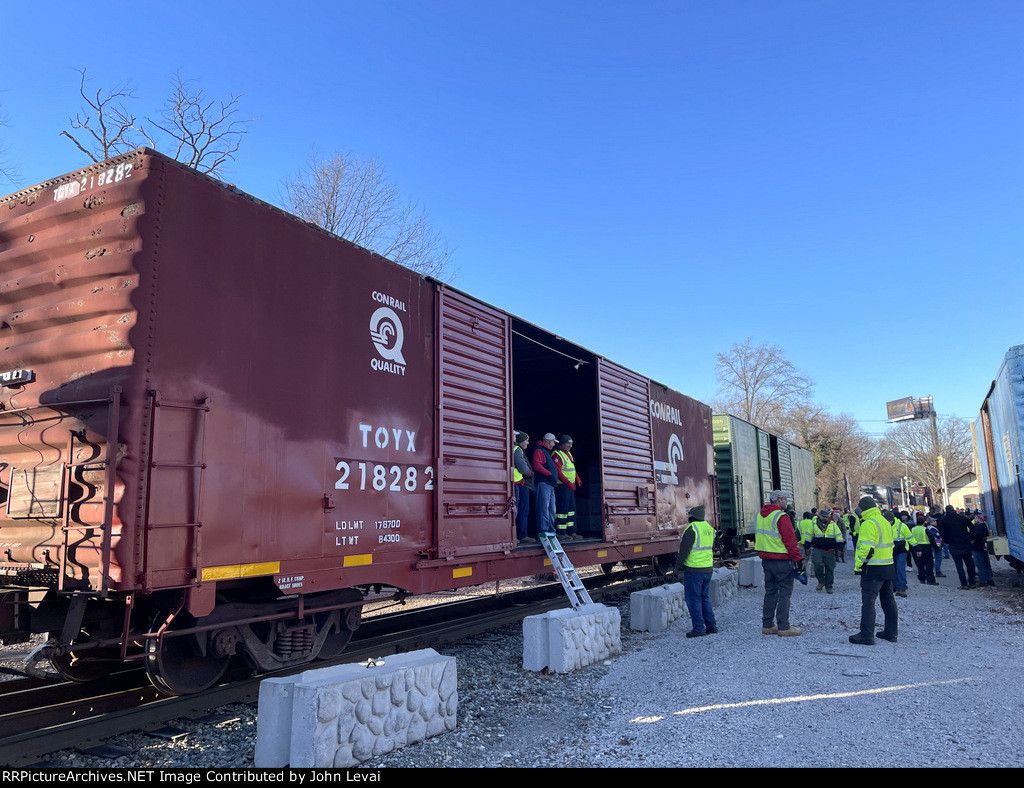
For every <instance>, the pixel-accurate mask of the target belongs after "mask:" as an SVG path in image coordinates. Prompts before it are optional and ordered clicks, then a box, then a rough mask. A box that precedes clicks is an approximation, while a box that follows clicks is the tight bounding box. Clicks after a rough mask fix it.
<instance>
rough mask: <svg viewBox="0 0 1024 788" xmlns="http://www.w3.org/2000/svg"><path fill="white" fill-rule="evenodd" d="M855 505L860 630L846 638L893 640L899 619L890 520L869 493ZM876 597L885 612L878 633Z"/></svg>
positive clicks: (865, 641) (863, 642) (869, 643)
mask: <svg viewBox="0 0 1024 788" xmlns="http://www.w3.org/2000/svg"><path fill="white" fill-rule="evenodd" d="M859 508H860V510H861V512H860V533H859V535H858V539H857V559H856V563H854V566H853V571H854V573H855V574H859V575H860V599H861V607H860V632H858V633H857V634H855V635H850V642H851V643H855V644H857V645H859V646H873V645H875V638H876V637H879V638H881V639H882V640H888V641H890V642H891V643H895V642H896V635H897V631H898V628H899V621H898V610H897V608H896V596H895V594H894V592H893V583H894V582H895V580H896V567H895V564H894V563H893V555H892V551H893V547H894V540H893V528H892V524H891V523H890V522H889V521H888V520H886V519H885V517H883V516H882V513H881V512H880V511H879V510H878V505H877V504H876V503H875V501H874V499H873V498H871V497H870V496H865V497H863V498H861V499H860V503H859ZM904 560H906V559H904ZM876 599H877V600H878V601H880V602H881V603H882V612H883V613H884V614H885V626H884V627H883V628H882V631H881V632H878V633H875V631H874V629H875V600H876Z"/></svg>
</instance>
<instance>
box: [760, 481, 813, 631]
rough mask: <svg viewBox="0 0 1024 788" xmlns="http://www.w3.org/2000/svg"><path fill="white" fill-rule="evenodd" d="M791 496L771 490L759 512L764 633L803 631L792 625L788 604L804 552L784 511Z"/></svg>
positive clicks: (762, 623) (780, 491) (762, 629)
mask: <svg viewBox="0 0 1024 788" xmlns="http://www.w3.org/2000/svg"><path fill="white" fill-rule="evenodd" d="M788 503H789V496H787V495H786V493H784V492H782V490H772V491H771V492H770V493H769V494H768V503H766V504H765V505H764V506H763V507H762V509H761V511H760V512H759V513H758V515H757V531H756V532H755V534H754V549H756V550H757V555H758V556H759V557H760V559H761V568H762V569H763V570H764V605H763V607H762V610H761V634H763V635H779V636H780V637H792V636H794V635H802V634H803V633H804V631H803V630H802V629H800V628H799V627H794V626H790V623H789V604H790V600H791V598H792V596H793V582H794V581H795V580H796V576H795V573H794V571H793V570H794V569H796V568H798V567H800V566H801V564H802V561H803V556H801V555H800V546H799V545H798V544H797V537H796V533H795V532H794V530H793V522H792V520H790V519H789V515H787V514H786V512H785V507H786V504H788Z"/></svg>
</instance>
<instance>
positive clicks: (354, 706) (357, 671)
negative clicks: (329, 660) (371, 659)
mask: <svg viewBox="0 0 1024 788" xmlns="http://www.w3.org/2000/svg"><path fill="white" fill-rule="evenodd" d="M259 702H260V706H259V713H258V718H257V733H256V757H255V765H256V766H258V767H264V768H268V767H269V768H275V767H281V766H285V765H290V766H291V767H292V768H331V767H338V768H347V767H352V766H357V765H358V764H360V763H362V762H363V761H366V760H367V759H369V758H373V757H378V756H380V755H383V754H385V753H388V752H391V751H392V750H395V749H397V748H399V747H402V746H404V745H406V744H412V743H415V742H419V741H423V740H424V739H426V738H429V737H431V736H437V735H439V734H441V733H444V732H445V731H449V730H454V729H455V725H456V720H457V712H458V677H457V673H456V665H455V658H454V657H442V656H441V655H440V654H438V653H437V652H436V651H434V650H433V649H423V650H421V651H414V652H410V653H409V654H397V655H394V656H390V657H387V658H386V659H385V660H383V664H382V665H378V666H373V667H370V668H368V667H367V666H366V665H365V664H354V665H336V666H333V667H330V668H321V669H317V670H311V671H306V672H305V673H302V674H299V675H297V676H290V677H286V678H281V679H267V680H266V681H264V682H262V683H261V685H260V699H259ZM264 704H266V705H264ZM285 740H287V746H286V745H285Z"/></svg>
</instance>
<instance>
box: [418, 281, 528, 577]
mask: <svg viewBox="0 0 1024 788" xmlns="http://www.w3.org/2000/svg"><path fill="white" fill-rule="evenodd" d="M437 293H438V309H437V312H436V314H437V316H438V317H437V320H438V337H439V340H438V347H439V355H438V396H437V402H438V404H439V407H438V415H439V419H438V427H437V430H438V441H437V443H436V445H437V446H438V460H437V467H438V499H437V500H438V542H437V544H438V556H439V557H441V558H443V557H445V556H458V555H469V554H473V553H481V552H490V551H494V550H501V549H506V548H509V547H514V544H515V543H514V532H515V527H514V523H513V516H512V475H511V462H512V453H511V452H512V433H511V426H510V425H511V422H512V414H511V399H512V397H511V385H510V379H509V369H510V358H511V350H510V342H511V327H510V319H509V316H508V315H506V314H505V313H503V312H499V311H498V310H496V309H494V308H492V307H489V306H487V305H486V304H482V303H480V302H479V301H475V300H473V299H471V298H468V297H467V296H465V295H462V294H461V293H458V292H456V291H454V290H451V289H449V288H446V287H444V286H443V285H441V286H439V287H438V291H437Z"/></svg>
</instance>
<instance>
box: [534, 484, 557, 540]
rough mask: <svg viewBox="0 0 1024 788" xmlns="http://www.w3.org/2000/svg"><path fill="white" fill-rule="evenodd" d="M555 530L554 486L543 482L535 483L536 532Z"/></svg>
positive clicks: (551, 532) (551, 531)
mask: <svg viewBox="0 0 1024 788" xmlns="http://www.w3.org/2000/svg"><path fill="white" fill-rule="evenodd" d="M554 532H555V488H554V487H553V486H552V485H550V484H546V483H544V482H539V483H538V484H537V533H549V534H553V533H554Z"/></svg>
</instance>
